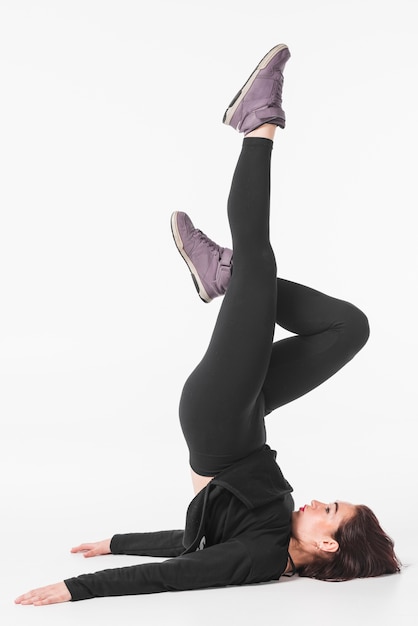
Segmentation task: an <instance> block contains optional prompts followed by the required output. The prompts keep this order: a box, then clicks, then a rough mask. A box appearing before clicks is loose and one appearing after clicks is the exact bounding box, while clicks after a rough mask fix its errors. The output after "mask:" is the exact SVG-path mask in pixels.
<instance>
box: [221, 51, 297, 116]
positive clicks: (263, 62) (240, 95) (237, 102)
mask: <svg viewBox="0 0 418 626" xmlns="http://www.w3.org/2000/svg"><path fill="white" fill-rule="evenodd" d="M286 49H288V46H287V45H286V44H284V43H281V44H279V45H277V46H274V48H272V49H271V50H270V51H269V52H267V54H266V55H265V56H264V57H263V58H262V59H261V61H260V63H259V64H258V65H257V67H256V68H255V70H254V71H253V73H252V74H251V75H250V77H249V79H248V80H247V82H246V83H245V84H244V86H243V87H242V88H241V89H240V90H239V92H238V93H237V95H236V96H235V97H234V98H233V99H232V101H231V102H230V104H229V106H228V108H227V110H226V111H225V113H224V116H223V120H222V122H223V123H224V124H229V123H230V121H231V119H232V116H233V115H234V113H235V111H236V110H237V108H238V107H239V105H240V104H241V102H242V100H243V99H244V98H245V96H246V94H247V93H248V91H249V89H250V87H251V85H252V84H253V82H254V81H255V79H256V78H257V75H258V74H259V72H260V71H261V70H263V69H264V68H265V67H266V66H267V65H268V64H269V63H270V61H271V59H272V58H273V57H274V56H275V55H276V54H277V53H278V52H280V51H281V50H286Z"/></svg>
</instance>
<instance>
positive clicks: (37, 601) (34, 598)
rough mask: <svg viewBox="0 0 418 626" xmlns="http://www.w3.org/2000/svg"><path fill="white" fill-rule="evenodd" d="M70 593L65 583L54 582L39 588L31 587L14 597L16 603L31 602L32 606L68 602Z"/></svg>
mask: <svg viewBox="0 0 418 626" xmlns="http://www.w3.org/2000/svg"><path fill="white" fill-rule="evenodd" d="M70 600H71V593H70V592H69V591H68V588H67V585H66V584H65V583H64V582H62V583H56V584H55V585H48V586H47V587H40V588H39V589H32V591H29V592H28V593H24V594H23V596H19V597H18V598H16V600H15V603H16V604H33V605H34V606H42V605H44V604H57V603H58V602H69V601H70Z"/></svg>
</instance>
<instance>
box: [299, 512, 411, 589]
mask: <svg viewBox="0 0 418 626" xmlns="http://www.w3.org/2000/svg"><path fill="white" fill-rule="evenodd" d="M334 539H335V540H336V541H338V544H339V549H338V550H337V552H334V553H333V554H327V557H326V558H324V557H323V556H322V557H318V558H317V559H315V561H314V562H312V563H309V564H307V565H304V566H302V567H300V568H298V574H299V576H307V577H310V578H317V579H319V580H328V581H343V580H352V579H353V578H368V577H371V576H381V575H383V574H395V573H397V572H400V568H401V563H400V561H399V560H398V558H397V556H396V554H395V551H394V542H393V540H392V539H391V538H390V537H389V536H388V535H387V534H386V533H385V532H384V531H383V530H382V528H381V526H380V524H379V522H378V519H377V517H376V515H375V514H374V513H373V511H372V510H371V509H369V507H367V506H365V505H363V504H360V505H357V506H356V513H355V514H354V516H352V517H351V518H350V519H349V520H347V521H346V522H344V523H343V524H341V525H340V527H339V528H338V530H337V531H336V533H335V535H334Z"/></svg>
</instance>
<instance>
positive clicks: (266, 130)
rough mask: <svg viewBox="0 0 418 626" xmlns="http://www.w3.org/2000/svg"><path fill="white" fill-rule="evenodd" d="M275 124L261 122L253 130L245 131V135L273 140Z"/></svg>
mask: <svg viewBox="0 0 418 626" xmlns="http://www.w3.org/2000/svg"><path fill="white" fill-rule="evenodd" d="M276 129H277V126H276V125H275V124H262V125H261V126H259V127H258V128H256V129H255V130H252V131H251V132H249V133H247V134H246V135H245V137H262V138H264V139H271V140H272V141H273V140H274V136H275V134H276Z"/></svg>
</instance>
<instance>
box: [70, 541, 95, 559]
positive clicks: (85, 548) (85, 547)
mask: <svg viewBox="0 0 418 626" xmlns="http://www.w3.org/2000/svg"><path fill="white" fill-rule="evenodd" d="M94 547H95V544H94V543H81V544H80V545H79V546H75V547H74V548H71V552H72V553H73V554H76V553H78V552H84V556H94V555H93V554H92V552H93V551H94Z"/></svg>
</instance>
